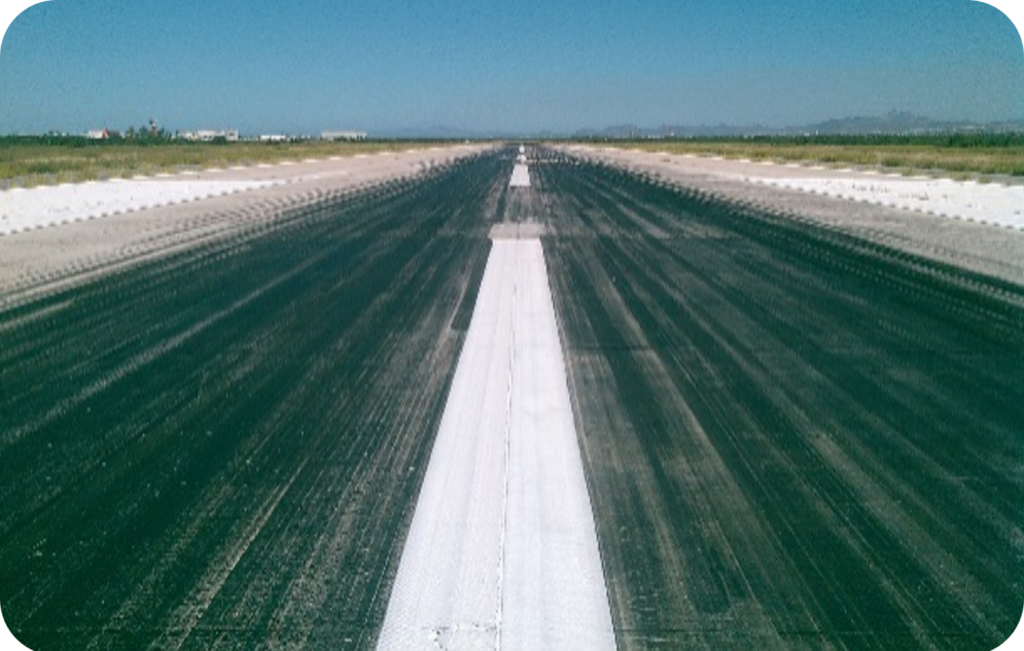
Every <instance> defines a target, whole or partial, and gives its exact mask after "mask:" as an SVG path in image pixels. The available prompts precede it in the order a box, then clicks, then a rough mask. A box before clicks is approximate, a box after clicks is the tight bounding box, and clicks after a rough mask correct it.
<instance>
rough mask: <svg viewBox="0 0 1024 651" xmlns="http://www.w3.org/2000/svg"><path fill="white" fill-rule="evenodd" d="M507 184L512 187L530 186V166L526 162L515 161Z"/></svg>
mask: <svg viewBox="0 0 1024 651" xmlns="http://www.w3.org/2000/svg"><path fill="white" fill-rule="evenodd" d="M508 185H509V187H512V188H528V187H530V168H529V166H528V165H527V164H526V163H516V165H515V167H513V168H512V178H510V179H509V181H508Z"/></svg>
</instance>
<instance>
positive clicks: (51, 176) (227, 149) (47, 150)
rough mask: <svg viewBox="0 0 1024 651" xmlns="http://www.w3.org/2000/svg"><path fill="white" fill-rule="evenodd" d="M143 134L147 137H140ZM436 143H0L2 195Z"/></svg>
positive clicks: (74, 139) (60, 139) (17, 139)
mask: <svg viewBox="0 0 1024 651" xmlns="http://www.w3.org/2000/svg"><path fill="white" fill-rule="evenodd" d="M140 133H145V132H140ZM438 144H439V142H438V141H403V140H389V141H361V142H327V141H320V140H304V141H292V142H276V143H267V142H248V141H243V142H226V141H220V142H186V141H181V140H170V139H168V138H162V137H155V136H149V137H135V138H117V139H110V140H92V139H89V138H86V137H84V136H10V137H0V190H2V189H7V188H12V187H32V186H36V185H50V184H54V183H69V182H82V181H91V180H103V179H109V178H130V177H132V176H136V175H152V174H157V173H161V172H171V173H173V172H182V171H187V170H198V169H206V168H211V167H228V166H236V165H257V164H260V163H276V162H282V161H285V160H304V159H307V158H327V157H329V156H354V155H356V154H373V153H377V152H382V151H404V150H406V149H414V148H424V147H432V146H436V145H438Z"/></svg>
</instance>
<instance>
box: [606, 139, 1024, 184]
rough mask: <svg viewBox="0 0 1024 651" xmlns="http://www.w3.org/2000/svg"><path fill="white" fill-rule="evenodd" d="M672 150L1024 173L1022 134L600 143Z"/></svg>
mask: <svg viewBox="0 0 1024 651" xmlns="http://www.w3.org/2000/svg"><path fill="white" fill-rule="evenodd" d="M601 145H602V146H612V147H623V148H630V149H639V150H642V151H651V152H668V153H671V154H694V155H698V156H721V157H723V158H734V159H736V158H748V159H751V160H758V161H764V160H771V161H775V162H779V163H793V162H795V163H804V164H819V165H830V166H834V167H841V166H854V167H866V168H887V169H889V170H892V171H901V170H905V171H907V172H908V173H920V172H933V173H938V174H943V175H947V176H948V175H962V174H987V175H1008V176H1024V134H970V135H967V134H960V135H946V136H822V137H804V138H799V137H777V138H773V137H763V138H708V139H693V140H690V139H678V140H641V141H610V142H602V143H601Z"/></svg>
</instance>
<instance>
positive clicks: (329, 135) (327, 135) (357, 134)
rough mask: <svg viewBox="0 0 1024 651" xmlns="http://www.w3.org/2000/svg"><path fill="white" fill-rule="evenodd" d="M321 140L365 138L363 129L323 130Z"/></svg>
mask: <svg viewBox="0 0 1024 651" xmlns="http://www.w3.org/2000/svg"><path fill="white" fill-rule="evenodd" d="M320 139H321V140H366V132H365V131H324V132H323V133H321V134H320Z"/></svg>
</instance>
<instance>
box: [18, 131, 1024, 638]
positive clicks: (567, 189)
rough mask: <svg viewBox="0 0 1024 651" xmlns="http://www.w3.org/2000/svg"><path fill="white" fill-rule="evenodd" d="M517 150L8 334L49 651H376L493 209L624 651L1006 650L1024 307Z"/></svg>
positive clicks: (1017, 516) (972, 284) (294, 220)
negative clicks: (549, 355)
mask: <svg viewBox="0 0 1024 651" xmlns="http://www.w3.org/2000/svg"><path fill="white" fill-rule="evenodd" d="M528 155H529V156H530V158H531V161H530V179H531V185H530V187H520V188H509V187H508V180H509V174H510V172H511V170H512V168H513V164H514V160H515V150H514V149H512V148H509V149H505V150H500V151H497V152H490V153H487V154H483V155H479V156H475V157H472V158H469V159H464V160H462V161H459V162H457V163H453V164H450V165H446V166H443V167H439V168H437V169H433V170H431V171H430V172H429V173H426V174H424V175H423V176H420V177H418V178H416V179H407V180H403V181H395V182H391V183H386V184H382V185H379V186H376V187H374V188H370V189H367V190H363V191H360V192H357V193H354V194H351V195H347V196H340V197H336V198H332V199H330V200H327V201H324V202H323V203H321V204H319V205H316V206H312V207H308V206H307V207H298V208H295V209H294V210H291V211H288V212H286V213H285V214H282V216H281V217H280V219H278V220H275V221H272V222H261V225H260V227H259V228H254V229H251V230H247V231H244V232H237V233H233V234H232V235H231V236H230V237H228V238H226V239H221V240H216V241H204V242H203V243H202V244H201V245H198V246H196V247H193V248H188V249H185V250H181V249H175V250H174V251H173V252H172V253H169V254H168V255H166V256H163V257H156V258H155V259H150V260H148V261H146V262H143V263H141V264H138V265H135V266H132V267H129V268H127V269H121V270H118V271H116V272H114V273H111V274H109V275H106V276H103V277H100V278H95V279H92V280H89V281H88V282H85V283H83V284H80V285H71V286H67V287H65V288H64V289H61V290H58V291H54V292H51V293H48V294H44V295H41V296H38V297H36V298H33V299H32V300H30V301H28V302H25V303H22V304H18V305H16V306H14V307H11V308H9V309H7V310H6V311H4V312H2V313H0V405H2V409H0V504H2V505H3V510H2V512H0V604H2V606H3V615H4V619H5V621H6V623H7V625H8V626H9V627H10V628H11V629H12V631H13V632H14V633H15V634H16V635H17V636H18V638H19V639H21V640H22V641H23V642H25V643H26V644H27V645H28V646H30V647H31V648H34V649H39V650H42V649H90V648H124V649H138V648H147V647H153V648H189V649H206V648H234V649H250V648H257V647H261V646H266V647H306V648H322V649H338V648H372V647H373V646H374V644H375V643H376V640H377V637H378V635H379V632H380V627H381V625H382V622H383V618H384V613H385V610H386V608H387V603H388V598H389V595H390V590H391V586H392V583H393V580H394V577H395V573H396V571H397V566H398V560H399V557H400V554H401V550H402V545H403V543H404V540H405V537H406V534H407V531H408V527H409V524H410V522H411V519H412V514H413V511H414V507H415V503H416V499H417V495H418V492H419V488H420V485H421V484H422V481H423V476H424V473H425V470H426V462H427V459H428V458H429V455H430V452H431V448H432V444H433V441H434V437H435V435H436V432H437V428H438V424H439V421H440V418H441V412H442V409H443V407H444V402H445V397H446V395H447V391H448V387H449V385H450V383H451V381H452V376H453V373H454V369H455V366H456V363H457V361H458V355H459V351H460V348H461V345H462V341H463V339H464V336H465V332H466V329H467V327H468V324H469V321H470V317H471V315H472V311H473V307H474V303H475V297H476V292H477V290H478V288H479V283H480V281H481V278H482V275H483V270H484V266H485V263H486V260H487V256H488V253H489V251H490V242H489V240H488V238H487V234H488V231H489V229H490V227H491V226H492V225H493V223H494V222H497V221H510V222H541V223H542V224H543V231H544V232H545V233H546V234H545V235H544V237H543V239H542V241H543V246H544V253H545V259H546V263H547V268H548V274H549V279H550V285H551V290H552V297H553V301H554V307H555V312H556V316H557V318H558V322H559V329H560V333H561V338H562V348H563V353H564V356H565V363H566V369H567V372H568V381H569V393H570V397H571V399H572V402H573V409H574V414H575V418H576V425H577V427H576V429H577V432H578V435H579V442H580V450H581V453H582V460H583V464H584V471H585V475H586V479H587V484H588V487H589V492H590V498H591V503H592V505H593V508H594V520H595V524H596V528H597V534H598V543H599V548H600V553H601V561H602V565H603V568H604V575H605V586H606V589H607V591H608V596H609V602H610V606H611V616H612V623H613V625H614V627H615V633H616V641H617V643H618V646H619V647H620V648H626V649H631V648H659V647H663V648H680V647H683V648H685V647H696V648H729V647H732V648H749V647H751V646H760V647H765V648H792V647H804V648H822V647H827V646H832V647H840V648H842V647H847V648H885V649H890V648H895V647H903V648H907V647H909V648H957V649H968V648H969V649H990V648H992V647H994V646H995V645H996V644H998V643H999V642H1000V641H1001V640H1003V639H1004V638H1006V637H1007V636H1008V635H1009V634H1010V633H1011V632H1012V630H1013V629H1014V627H1015V626H1016V624H1017V621H1018V620H1019V618H1020V611H1021V604H1022V601H1024V585H1022V577H1024V512H1022V509H1021V507H1020V504H1022V503H1024V463H1022V460H1024V407H1022V406H1021V405H1024V371H1022V369H1024V289H1022V288H1021V287H1019V286H1017V285H1014V284H1012V283H1008V282H1005V281H999V280H995V279H991V278H988V277H985V276H983V275H979V274H977V273H972V272H967V271H963V270H960V269H958V268H956V267H953V266H949V265H944V264H941V263H938V262H934V261H929V260H926V259H923V258H920V257H917V256H915V255H912V254H909V253H906V252H901V251H898V250H895V249H890V248H887V247H885V246H883V245H880V244H877V243H872V242H868V241H865V240H863V239H858V238H856V237H852V236H850V235H848V234H843V233H842V232H840V231H838V230H836V229H833V228H828V227H823V226H820V225H815V224H812V223H809V222H807V221H804V220H800V219H792V218H790V217H786V216H781V215H777V214H772V213H769V212H759V211H757V210H755V209H753V208H750V207H742V206H738V205H730V204H727V203H723V202H721V201H719V200H716V199H711V198H709V197H708V196H707V195H705V194H702V193H700V192H699V191H696V190H695V191H685V190H679V189H676V188H668V187H663V186H660V185H658V184H656V183H654V182H652V181H651V180H650V179H645V178H641V177H639V176H637V175H632V174H629V173H626V172H624V171H622V170H619V169H616V168H613V167H608V166H603V165H599V164H595V163H590V162H582V161H579V160H575V159H572V158H569V157H566V156H564V155H560V154H553V153H547V152H544V151H531V152H528Z"/></svg>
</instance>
